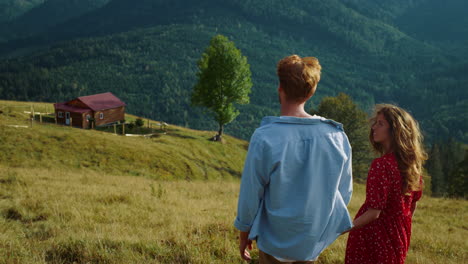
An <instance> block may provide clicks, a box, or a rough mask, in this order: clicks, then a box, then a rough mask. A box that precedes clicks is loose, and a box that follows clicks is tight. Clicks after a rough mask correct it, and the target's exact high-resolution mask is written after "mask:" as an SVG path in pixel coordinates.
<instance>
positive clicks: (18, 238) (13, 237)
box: [0, 165, 468, 264]
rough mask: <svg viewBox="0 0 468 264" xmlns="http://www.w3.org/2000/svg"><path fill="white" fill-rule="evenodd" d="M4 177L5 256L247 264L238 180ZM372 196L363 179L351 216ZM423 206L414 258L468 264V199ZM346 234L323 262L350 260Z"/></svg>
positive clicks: (51, 173) (53, 172) (1, 228)
mask: <svg viewBox="0 0 468 264" xmlns="http://www.w3.org/2000/svg"><path fill="white" fill-rule="evenodd" d="M0 175H1V176H0V193H1V195H0V215H1V217H0V234H1V235H0V263H72V262H74V261H75V262H76V263H122V264H123V263H165V264H166V263H174V264H180V263H200V264H205V263H220V264H221V263H223V264H224V263H242V262H241V260H240V258H239V256H238V250H237V246H238V245H237V232H236V231H235V230H234V228H233V226H232V223H233V219H234V217H235V212H236V204H237V195H238V191H239V181H237V180H235V181H220V180H212V181H198V180H197V181H162V180H154V179H150V178H145V177H135V176H125V175H120V174H107V173H99V172H92V171H87V172H86V173H84V172H83V171H78V172H77V171H76V169H74V168H70V169H55V168H53V169H42V168H38V169H34V168H26V169H25V168H8V167H5V166H3V165H0ZM363 201H364V187H363V186H362V185H355V193H354V196H353V199H352V201H351V205H350V211H351V213H352V215H355V214H356V212H357V210H358V208H359V206H360V205H361V204H362V202H363ZM418 206H419V207H418V209H417V211H416V214H415V217H414V222H413V237H412V243H411V247H410V251H409V255H408V259H407V262H406V263H408V264H440V263H444V264H462V263H465V262H464V261H466V258H467V257H468V256H467V252H466V249H467V246H468V245H467V241H466V237H467V235H468V226H467V224H466V221H464V220H465V219H466V218H467V217H468V212H467V208H468V202H467V201H464V200H450V199H440V198H437V199H436V198H430V197H423V198H422V200H421V202H420V203H419V205H418ZM346 239H347V238H346V236H343V237H340V238H339V239H338V240H337V241H335V242H334V243H333V244H332V245H331V246H330V247H329V248H328V249H327V250H326V251H325V252H324V253H323V254H322V255H321V256H320V258H319V263H321V264H331V263H334V264H338V263H343V258H344V251H345V245H346ZM253 255H254V259H256V258H257V251H256V249H255V250H254V254H253ZM244 263H245V262H244ZM253 263H257V262H256V261H254V262H253Z"/></svg>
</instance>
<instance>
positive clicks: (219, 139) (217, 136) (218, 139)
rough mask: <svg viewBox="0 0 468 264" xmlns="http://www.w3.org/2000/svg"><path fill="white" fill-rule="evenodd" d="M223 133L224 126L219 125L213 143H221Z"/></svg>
mask: <svg viewBox="0 0 468 264" xmlns="http://www.w3.org/2000/svg"><path fill="white" fill-rule="evenodd" d="M223 131H224V125H223V124H219V130H218V134H217V135H216V136H215V137H214V138H213V141H221V139H222V136H223Z"/></svg>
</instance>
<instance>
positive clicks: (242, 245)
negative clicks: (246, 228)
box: [239, 231, 252, 261]
mask: <svg viewBox="0 0 468 264" xmlns="http://www.w3.org/2000/svg"><path fill="white" fill-rule="evenodd" d="M247 248H248V249H249V250H252V240H250V239H249V232H242V231H240V234H239V252H240V255H241V257H242V259H243V260H245V261H250V260H251V259H252V258H251V257H250V253H249V251H247Z"/></svg>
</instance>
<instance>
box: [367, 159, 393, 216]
mask: <svg viewBox="0 0 468 264" xmlns="http://www.w3.org/2000/svg"><path fill="white" fill-rule="evenodd" d="M389 185H390V182H389V178H388V172H387V170H386V167H385V164H384V161H383V160H381V159H380V158H378V159H375V160H374V161H373V162H372V164H371V167H370V169H369V173H368V175H367V184H366V203H367V205H368V208H373V209H378V210H383V209H384V208H385V207H386V204H387V197H388V192H389Z"/></svg>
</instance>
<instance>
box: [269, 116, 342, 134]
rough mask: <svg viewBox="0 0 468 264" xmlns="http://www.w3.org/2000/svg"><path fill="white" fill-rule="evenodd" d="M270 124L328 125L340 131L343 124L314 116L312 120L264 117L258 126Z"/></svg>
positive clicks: (291, 117) (293, 117)
mask: <svg viewBox="0 0 468 264" xmlns="http://www.w3.org/2000/svg"><path fill="white" fill-rule="evenodd" d="M272 123H287V124H302V125H317V124H323V123H326V124H329V125H331V126H334V127H336V128H338V129H340V130H343V124H341V123H339V122H336V121H335V120H332V119H326V118H325V117H321V116H317V115H314V117H313V118H307V117H295V116H265V117H264V118H263V119H262V122H261V123H260V126H265V125H269V124H272Z"/></svg>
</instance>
